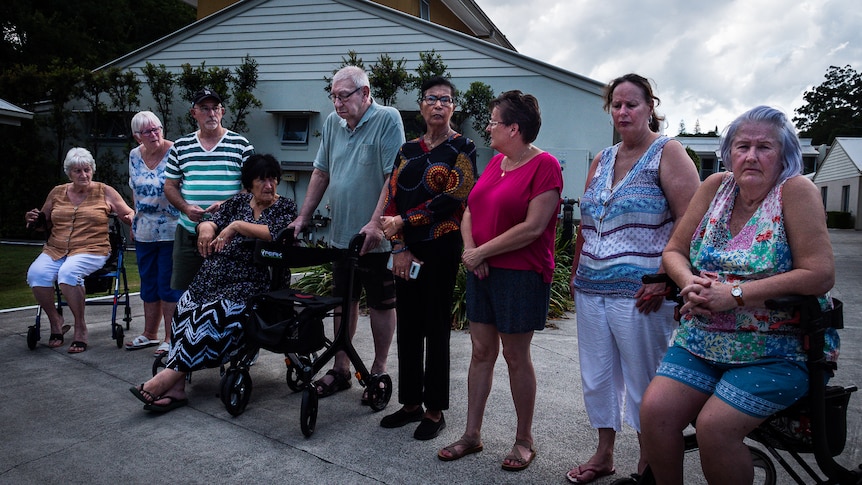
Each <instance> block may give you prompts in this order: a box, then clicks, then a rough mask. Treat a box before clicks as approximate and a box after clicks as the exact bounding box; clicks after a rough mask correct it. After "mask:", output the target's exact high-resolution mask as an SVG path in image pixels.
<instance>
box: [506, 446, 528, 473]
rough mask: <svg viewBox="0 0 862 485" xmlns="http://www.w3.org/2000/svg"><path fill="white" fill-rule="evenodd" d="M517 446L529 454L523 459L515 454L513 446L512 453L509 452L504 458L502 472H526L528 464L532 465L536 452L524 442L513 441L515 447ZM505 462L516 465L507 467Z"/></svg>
mask: <svg viewBox="0 0 862 485" xmlns="http://www.w3.org/2000/svg"><path fill="white" fill-rule="evenodd" d="M518 445H520V446H522V447H524V448H526V449H528V450H530V453H529V454H528V455H527V458H524V457H523V456H521V455H520V454H516V453H515V447H514V446H513V447H512V451H510V452H509V454H508V455H506V458H505V459H504V460H503V465H502V467H503V470H506V471H509V472H519V471H521V470H526V469H527V467H528V466H530V463H533V459H535V458H536V450H534V449H533V445H532V444H531V443H530V442H529V441H526V440H515V446H518ZM506 460H508V461H511V462H515V463H517V465H509V464H507V463H506Z"/></svg>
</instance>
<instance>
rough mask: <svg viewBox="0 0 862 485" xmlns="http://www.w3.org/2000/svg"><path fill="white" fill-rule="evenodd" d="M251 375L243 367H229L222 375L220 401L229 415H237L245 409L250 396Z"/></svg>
mask: <svg viewBox="0 0 862 485" xmlns="http://www.w3.org/2000/svg"><path fill="white" fill-rule="evenodd" d="M251 390H252V384H251V376H250V375H249V373H248V371H247V370H245V369H241V370H240V369H235V368H233V367H231V368H230V369H228V370H227V372H226V373H225V375H224V377H222V386H221V391H222V392H221V401H222V403H223V404H224V407H225V409H227V412H229V413H230V414H231V416H239V415H240V414H242V413H243V411H245V407H246V405H248V401H249V399H250V398H251Z"/></svg>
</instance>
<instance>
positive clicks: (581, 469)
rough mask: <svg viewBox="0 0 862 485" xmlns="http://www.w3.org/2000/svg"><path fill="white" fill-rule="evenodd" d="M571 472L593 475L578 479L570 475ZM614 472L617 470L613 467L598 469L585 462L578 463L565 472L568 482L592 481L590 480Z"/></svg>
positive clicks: (578, 474) (579, 474)
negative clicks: (583, 463)
mask: <svg viewBox="0 0 862 485" xmlns="http://www.w3.org/2000/svg"><path fill="white" fill-rule="evenodd" d="M572 472H575V475H577V476H581V475H583V474H585V473H592V474H593V476H592V478H587V479H584V480H579V479H578V478H576V477H575V476H572ZM616 472H617V470H616V469H615V468H611V469H610V470H598V469H596V465H592V464H589V463H587V464H586V465H578V466H576V467H574V468H572V469H571V470H569V472H568V473H566V480H568V481H569V482H570V483H592V482H594V481H596V480H598V479H599V478H602V477H606V476H608V475H613V474H614V473H616Z"/></svg>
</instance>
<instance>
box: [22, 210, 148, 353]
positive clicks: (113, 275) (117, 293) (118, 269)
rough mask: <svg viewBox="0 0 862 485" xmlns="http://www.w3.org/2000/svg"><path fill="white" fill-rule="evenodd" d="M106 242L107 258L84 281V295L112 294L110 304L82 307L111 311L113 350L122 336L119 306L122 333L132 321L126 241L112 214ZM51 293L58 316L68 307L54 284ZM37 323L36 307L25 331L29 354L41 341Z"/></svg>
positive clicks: (39, 316)
mask: <svg viewBox="0 0 862 485" xmlns="http://www.w3.org/2000/svg"><path fill="white" fill-rule="evenodd" d="M43 222H44V221H43ZM108 240H109V241H110V243H111V254H110V256H108V260H107V261H106V262H105V265H104V266H102V268H101V269H99V270H96V271H95V272H93V273H91V274H90V275H89V276H87V277H85V278H84V291H85V292H86V294H87V295H96V294H100V295H105V294H107V293H108V292H112V293H113V297H112V298H111V299H110V300H104V299H101V298H99V299H96V298H87V299H86V300H85V305H86V306H107V305H110V306H112V307H113V308H112V311H111V339H112V340H114V341H116V343H117V348H121V347H122V346H123V339H124V336H125V332H124V330H123V325H121V324H120V323H117V307H118V306H120V305H122V306H123V307H124V309H125V310H124V311H125V316H124V317H123V319H122V321H123V322H125V324H126V325H125V327H126V328H125V329H126V330H128V329H129V326H130V323H131V321H132V306H131V301H130V299H129V282H128V279H127V278H126V266H125V251H126V238H125V236H124V235H123V224H122V223H121V222H120V219H119V217H117V215H116V214H110V215H109V218H108ZM54 293H55V294H56V296H57V311H58V312H60V313H61V314H62V313H63V307H66V306H69V305H68V303H66V301H65V300H63V293H62V292H61V291H60V285H59V284H58V283H57V282H56V281H55V282H54ZM41 321H42V308H41V307H39V308H38V309H37V310H36V322H35V323H34V324H33V325H30V327H28V329H27V347H29V348H30V350H35V349H36V344H37V343H38V342H39V340H40V339H41V326H42V325H41Z"/></svg>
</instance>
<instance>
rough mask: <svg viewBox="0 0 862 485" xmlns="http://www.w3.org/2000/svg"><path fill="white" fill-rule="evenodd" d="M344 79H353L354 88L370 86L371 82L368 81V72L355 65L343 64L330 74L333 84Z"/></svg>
mask: <svg viewBox="0 0 862 485" xmlns="http://www.w3.org/2000/svg"><path fill="white" fill-rule="evenodd" d="M345 79H350V80H351V81H353V87H354V88H370V87H371V83H370V82H369V81H368V74H367V73H366V72H365V70H364V69H362V68H361V67H356V66H345V67H342V68H341V69H339V71H338V72H336V73H335V75H334V76H332V84H333V85H334V84H335V83H336V82H338V81H343V80H345Z"/></svg>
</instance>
